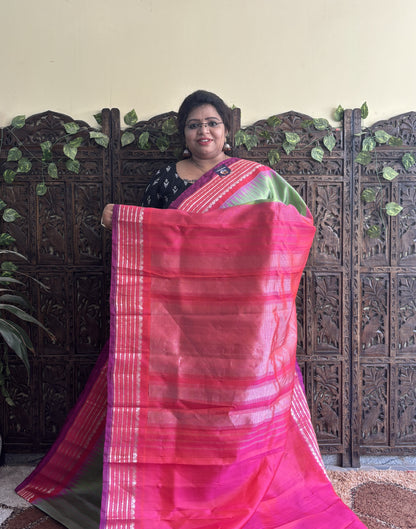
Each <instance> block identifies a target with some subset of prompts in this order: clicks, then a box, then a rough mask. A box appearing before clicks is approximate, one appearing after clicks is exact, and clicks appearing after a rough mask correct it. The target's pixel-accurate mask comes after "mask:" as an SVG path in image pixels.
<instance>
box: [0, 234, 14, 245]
mask: <svg viewBox="0 0 416 529" xmlns="http://www.w3.org/2000/svg"><path fill="white" fill-rule="evenodd" d="M14 242H16V239H15V238H14V237H12V236H11V235H10V234H9V233H0V246H10V245H11V244H13V243H14Z"/></svg>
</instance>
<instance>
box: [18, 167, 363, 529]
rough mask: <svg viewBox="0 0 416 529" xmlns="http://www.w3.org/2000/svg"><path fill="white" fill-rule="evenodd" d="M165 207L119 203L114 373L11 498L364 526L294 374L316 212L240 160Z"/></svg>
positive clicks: (192, 525)
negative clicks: (336, 481)
mask: <svg viewBox="0 0 416 529" xmlns="http://www.w3.org/2000/svg"><path fill="white" fill-rule="evenodd" d="M172 206H173V207H172V209H170V210H164V211H162V210H156V209H151V208H148V209H146V208H139V207H134V206H116V208H115V212H114V215H113V273H112V290H111V310H112V313H111V337H110V344H109V360H108V367H107V361H106V353H105V351H104V352H103V353H102V355H101V357H100V360H99V362H98V363H97V366H96V369H95V372H94V373H93V374H92V376H91V378H90V381H89V383H88V385H87V388H86V389H85V391H84V393H83V395H82V397H81V399H80V402H79V403H78V405H77V407H76V408H75V410H74V411H73V413H72V414H71V416H70V418H69V420H68V423H67V425H66V427H65V428H64V431H63V432H62V433H61V436H60V438H59V439H58V441H57V442H56V443H55V445H54V447H53V448H52V449H51V451H50V453H49V454H48V455H47V456H46V457H45V459H44V461H43V462H42V463H41V464H40V465H39V467H38V468H37V469H36V470H35V471H34V473H32V475H31V476H29V478H28V479H27V480H26V481H25V482H24V483H23V484H22V485H20V486H19V488H18V493H19V494H20V495H21V496H22V497H24V498H26V499H27V500H28V501H31V502H32V503H33V504H34V505H37V506H38V507H39V508H41V509H43V510H45V511H46V512H48V513H49V514H51V516H54V517H55V518H56V519H58V520H59V521H61V522H62V523H64V524H65V525H67V527H70V528H74V529H75V528H77V529H79V528H81V527H82V528H87V527H88V528H90V527H98V525H99V526H100V528H101V529H127V528H132V529H136V528H137V529H138V528H140V529H150V528H157V529H165V528H166V529H167V528H169V529H179V528H180V529H202V528H203V529H277V528H284V529H289V528H290V529H295V528H296V529H300V528H302V529H316V528H318V527H319V528H320V529H326V528H327V529H344V528H354V529H355V528H357V529H358V528H363V527H364V525H363V524H362V523H361V522H360V521H359V520H358V518H357V517H356V516H355V515H354V514H353V513H352V512H351V511H350V510H349V509H348V508H347V507H346V506H345V505H344V504H343V503H342V502H341V500H340V499H339V498H338V497H337V496H336V494H335V492H334V490H333V488H332V486H331V484H330V482H329V480H328V478H327V476H326V474H325V470H324V466H323V463H322V460H321V456H320V453H319V449H318V445H317V442H316V437H315V434H314V431H313V428H312V424H311V420H310V415H309V411H308V408H307V404H306V399H305V395H304V392H303V389H302V385H301V381H300V378H299V374H298V371H297V369H296V358H295V351H296V325H297V323H296V309H295V297H296V292H297V289H298V285H299V281H300V277H301V274H302V271H303V268H304V266H305V263H306V260H307V257H308V253H309V249H310V246H311V244H312V240H313V236H314V232H315V229H314V227H313V224H312V218H311V216H310V213H309V211H308V210H307V208H306V206H305V205H304V203H303V201H302V200H301V199H300V197H299V196H298V195H297V193H296V192H295V191H294V190H293V189H292V188H291V187H290V186H288V184H287V183H286V182H285V181H284V180H283V179H281V178H280V177H279V176H278V175H276V173H274V172H273V171H271V170H270V169H269V168H267V167H265V166H261V165H258V164H255V163H252V162H247V161H245V160H239V159H235V158H232V159H229V160H227V161H226V162H225V163H222V164H220V165H219V166H217V167H215V168H214V169H213V170H211V171H210V172H209V173H207V174H206V175H204V177H202V179H200V180H199V181H198V182H197V184H195V185H193V186H191V187H190V188H189V189H188V190H187V191H186V192H185V193H184V194H183V195H181V197H180V198H179V199H178V200H177V201H176V202H175V203H174V204H173V205H172ZM230 206H233V207H230ZM107 372H108V373H107ZM106 376H107V377H108V384H106V383H105V379H106ZM104 422H105V423H106V426H105V441H104V449H103V450H102V446H103V432H104ZM102 468H103V469H104V470H103V479H102V484H101V482H100V478H99V477H97V476H98V475H99V473H100V471H101V470H102ZM97 484H98V485H97ZM100 499H101V515H100V516H99V515H98V508H99V503H100ZM99 519H100V522H99V521H98V520H99Z"/></svg>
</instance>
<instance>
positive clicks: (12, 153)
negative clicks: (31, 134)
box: [7, 147, 23, 162]
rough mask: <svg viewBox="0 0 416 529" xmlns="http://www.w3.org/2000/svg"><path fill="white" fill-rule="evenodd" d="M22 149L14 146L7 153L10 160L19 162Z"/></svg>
mask: <svg viewBox="0 0 416 529" xmlns="http://www.w3.org/2000/svg"><path fill="white" fill-rule="evenodd" d="M22 156H23V155H22V151H21V150H20V149H18V148H17V147H12V148H11V149H10V150H9V152H8V153H7V161H8V162H17V161H18V160H20V158H21V157H22Z"/></svg>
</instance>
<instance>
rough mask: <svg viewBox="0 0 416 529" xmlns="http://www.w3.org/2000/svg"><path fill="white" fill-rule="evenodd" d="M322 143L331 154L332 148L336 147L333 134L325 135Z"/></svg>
mask: <svg viewBox="0 0 416 529" xmlns="http://www.w3.org/2000/svg"><path fill="white" fill-rule="evenodd" d="M322 141H323V143H324V145H325V147H326V148H327V149H328V151H329V152H332V150H333V148H334V147H335V145H336V140H335V136H334V135H333V134H327V135H326V136H324V139H323V140H322Z"/></svg>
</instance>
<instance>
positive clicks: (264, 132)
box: [259, 130, 273, 143]
mask: <svg viewBox="0 0 416 529" xmlns="http://www.w3.org/2000/svg"><path fill="white" fill-rule="evenodd" d="M259 137H260V138H261V139H262V140H264V141H265V142H266V143H269V142H270V143H271V142H272V141H273V137H272V135H271V134H270V132H269V131H268V130H262V131H261V132H260V133H259Z"/></svg>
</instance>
